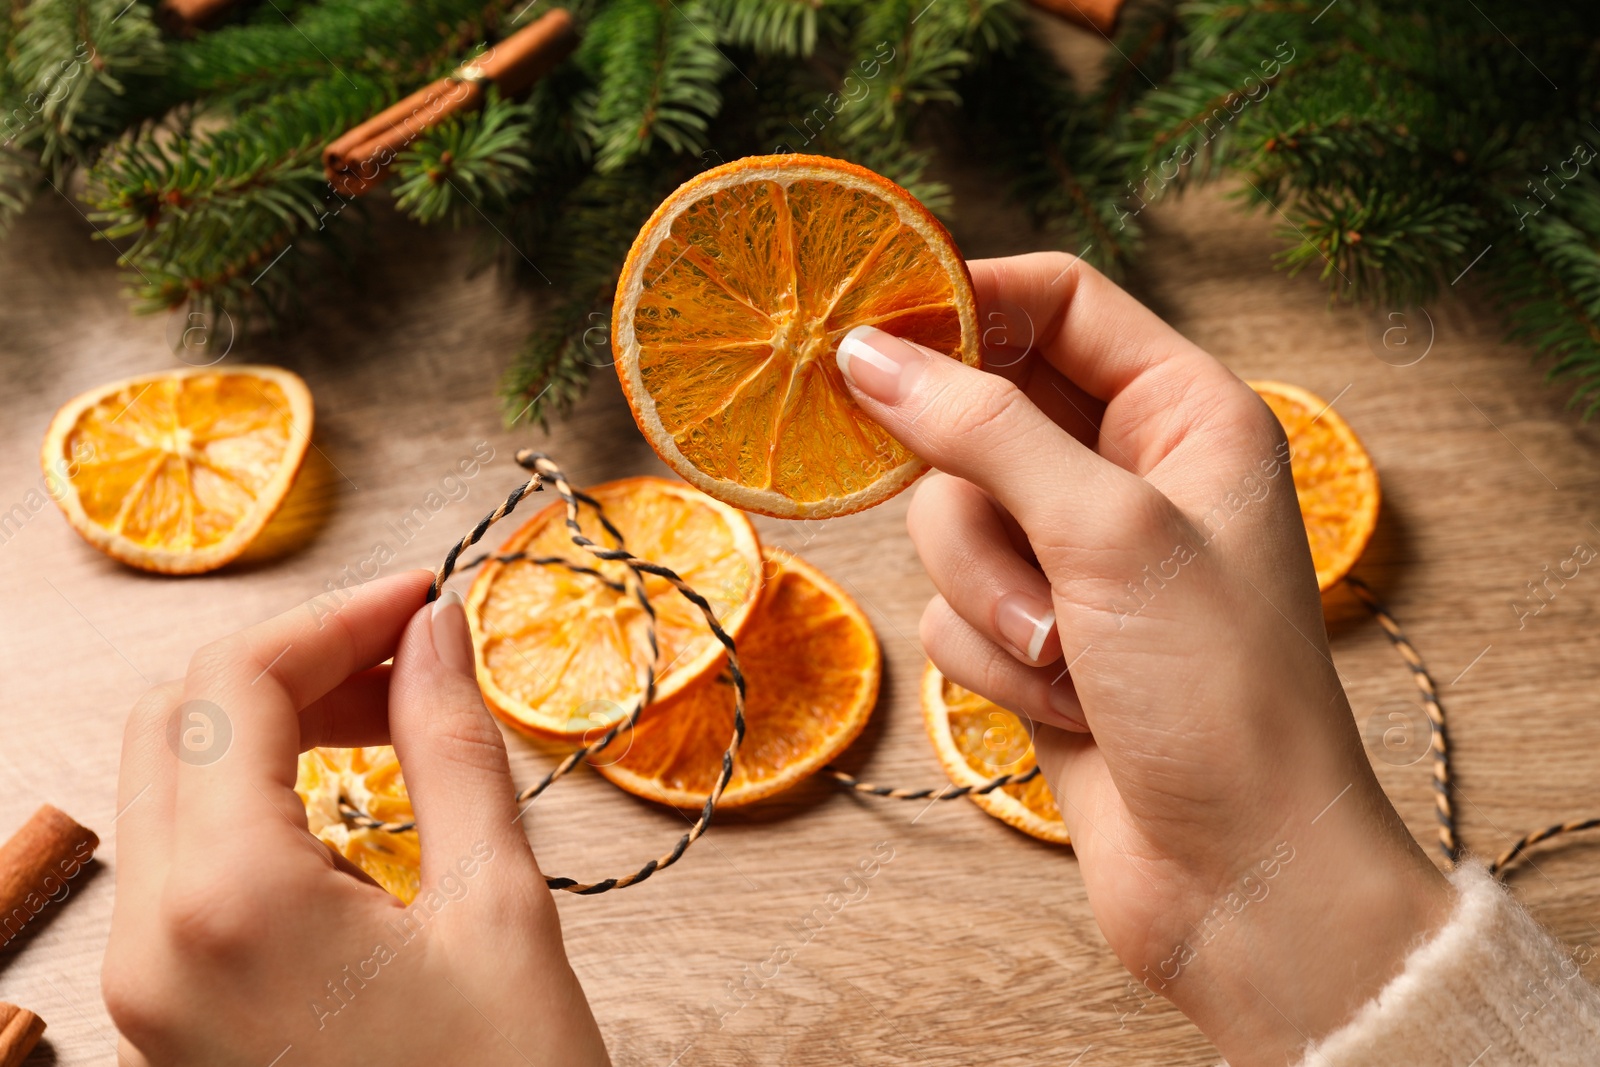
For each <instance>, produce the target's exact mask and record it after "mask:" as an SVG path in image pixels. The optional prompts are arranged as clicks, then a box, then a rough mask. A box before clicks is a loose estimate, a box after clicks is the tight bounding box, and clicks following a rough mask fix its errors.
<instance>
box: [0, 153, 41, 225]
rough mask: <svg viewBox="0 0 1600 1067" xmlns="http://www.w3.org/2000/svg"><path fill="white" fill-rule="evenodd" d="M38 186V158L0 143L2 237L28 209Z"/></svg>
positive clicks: (0, 222) (0, 220) (0, 216)
mask: <svg viewBox="0 0 1600 1067" xmlns="http://www.w3.org/2000/svg"><path fill="white" fill-rule="evenodd" d="M38 187H39V160H38V158H37V157H36V156H33V155H31V154H25V153H22V152H18V151H17V150H16V149H14V148H11V147H9V146H3V145H0V237H3V236H4V235H5V233H6V230H8V229H9V228H10V226H11V222H12V220H13V219H15V218H16V217H17V216H18V215H20V214H22V213H23V212H24V211H26V210H27V208H28V205H29V204H30V203H31V202H32V201H33V194H34V191H35V190H36V189H37V188H38Z"/></svg>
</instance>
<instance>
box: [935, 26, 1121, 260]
mask: <svg viewBox="0 0 1600 1067" xmlns="http://www.w3.org/2000/svg"><path fill="white" fill-rule="evenodd" d="M961 92H962V95H963V97H964V98H965V99H966V101H967V106H966V108H965V109H964V110H963V112H962V116H961V117H962V120H963V129H965V130H966V131H967V134H968V137H969V138H970V139H972V140H977V139H979V138H981V139H982V140H983V143H984V144H985V145H987V146H988V149H989V152H988V154H989V158H990V161H991V163H992V164H994V165H996V166H997V167H998V168H999V169H1000V170H1001V171H1002V172H1003V173H1006V174H1007V175H1008V176H1009V177H1010V178H1011V183H1012V185H1011V192H1012V195H1013V196H1014V197H1016V198H1017V199H1018V200H1020V201H1021V202H1022V203H1023V204H1024V205H1025V206H1026V207H1027V209H1028V212H1029V215H1030V216H1031V217H1032V219H1033V222H1034V224H1035V225H1036V226H1039V227H1041V228H1043V229H1044V230H1045V231H1046V232H1047V233H1049V235H1050V237H1051V238H1052V240H1053V242H1054V243H1055V244H1056V245H1057V247H1060V248H1063V249H1065V250H1066V251H1069V252H1073V253H1075V254H1077V255H1080V256H1082V257H1083V258H1084V259H1087V260H1088V261H1089V262H1091V263H1093V264H1094V265H1095V266H1096V267H1098V268H1100V269H1101V270H1104V271H1106V272H1107V273H1108V274H1111V275H1113V276H1116V275H1119V274H1120V273H1121V272H1122V270H1123V268H1124V265H1125V261H1126V259H1127V258H1128V256H1129V255H1130V253H1131V251H1132V249H1133V247H1134V246H1135V244H1136V242H1137V239H1138V236H1139V228H1138V221H1137V216H1138V213H1139V208H1140V205H1137V204H1136V203H1135V200H1136V198H1135V197H1132V196H1130V195H1129V192H1128V189H1130V188H1131V183H1127V182H1126V181H1125V177H1124V163H1123V158H1122V156H1121V155H1120V154H1119V153H1118V152H1117V151H1116V149H1115V146H1114V145H1112V144H1110V143H1109V142H1108V141H1107V140H1105V138H1104V137H1103V136H1102V129H1101V127H1100V126H1099V124H1098V122H1097V121H1096V112H1095V110H1094V109H1092V108H1089V107H1086V106H1084V104H1083V102H1082V101H1081V100H1080V99H1079V97H1078V94H1077V92H1076V90H1075V89H1074V88H1073V85H1072V80H1071V78H1070V77H1068V75H1067V73H1066V72H1065V71H1063V70H1062V69H1061V68H1060V67H1059V66H1057V65H1056V63H1055V61H1054V59H1053V58H1052V57H1051V56H1050V55H1049V54H1047V53H1046V52H1045V51H1044V50H1043V49H1042V48H1041V47H1039V46H1038V45H1037V44H1035V43H1033V42H1032V41H1030V40H1024V41H1022V42H1019V43H1018V44H1017V45H1016V46H1014V47H1012V48H1011V49H1009V50H1008V51H1006V52H1004V53H1001V54H997V55H996V56H994V57H993V58H992V59H990V60H989V61H987V62H985V63H982V64H980V65H978V66H977V67H975V68H974V69H973V70H972V71H971V72H970V73H969V74H968V76H967V78H966V79H965V80H964V81H963V82H962V85H961ZM1125 185H1126V186H1127V187H1128V188H1125Z"/></svg>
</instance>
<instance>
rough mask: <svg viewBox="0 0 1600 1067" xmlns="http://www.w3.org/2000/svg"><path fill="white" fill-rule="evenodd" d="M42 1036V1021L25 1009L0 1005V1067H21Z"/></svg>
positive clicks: (12, 1005) (11, 1005) (13, 1005)
mask: <svg viewBox="0 0 1600 1067" xmlns="http://www.w3.org/2000/svg"><path fill="white" fill-rule="evenodd" d="M43 1034H44V1020H43V1019H41V1018H39V1017H38V1016H37V1015H35V1014H34V1013H33V1012H31V1011H29V1010H28V1009H27V1008H19V1007H17V1006H16V1005H15V1004H5V1003H0V1067H22V1061H23V1060H25V1059H27V1058H28V1053H30V1052H32V1051H33V1046H35V1045H37V1044H38V1043H39V1038H40V1037H41V1036H42V1035H43Z"/></svg>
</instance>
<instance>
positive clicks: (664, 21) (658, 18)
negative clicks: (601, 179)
mask: <svg viewBox="0 0 1600 1067" xmlns="http://www.w3.org/2000/svg"><path fill="white" fill-rule="evenodd" d="M716 27H717V22H716V20H715V18H714V17H713V15H712V12H711V10H710V9H709V7H708V6H707V5H706V4H705V3H704V2H702V0H683V2H682V3H679V2H677V0H611V2H610V3H609V4H608V5H607V6H606V7H605V8H604V9H602V10H601V11H600V13H599V14H597V15H596V16H595V18H594V21H593V22H591V23H590V24H589V28H588V35H587V37H586V38H585V39H584V42H583V44H582V45H581V46H580V48H579V51H578V62H579V63H581V64H582V65H583V66H584V68H585V69H586V70H588V71H589V73H590V74H591V75H592V77H593V78H594V80H595V82H596V89H595V91H594V93H593V94H591V95H590V97H589V98H588V99H587V101H586V102H585V105H584V107H583V109H582V118H583V122H584V125H585V127H586V129H587V132H588V135H589V138H590V140H591V141H592V142H593V144H594V146H595V165H596V167H597V168H598V169H599V170H601V171H602V172H611V171H616V170H618V169H619V168H621V167H623V166H624V165H626V164H627V163H628V162H629V161H630V160H634V159H638V158H639V157H641V156H643V155H644V154H645V153H647V152H649V151H650V150H651V148H652V147H653V146H654V145H656V144H657V143H660V144H663V145H665V146H666V147H667V148H668V149H670V150H671V151H673V152H677V153H695V152H699V151H700V150H701V149H702V148H703V147H704V146H705V134H706V129H707V127H708V125H709V122H710V119H711V117H712V116H713V115H715V114H716V113H717V110H718V109H719V108H720V107H721V104H722V94H721V92H720V91H719V90H718V87H717V83H718V81H719V80H720V79H721V77H722V75H723V73H724V72H725V71H726V70H727V69H728V61H727V59H726V58H725V57H724V56H723V54H722V52H721V51H720V50H719V49H718V48H717V44H716V40H715V39H714V38H713V37H712V36H711V33H712V32H714V31H715V29H716Z"/></svg>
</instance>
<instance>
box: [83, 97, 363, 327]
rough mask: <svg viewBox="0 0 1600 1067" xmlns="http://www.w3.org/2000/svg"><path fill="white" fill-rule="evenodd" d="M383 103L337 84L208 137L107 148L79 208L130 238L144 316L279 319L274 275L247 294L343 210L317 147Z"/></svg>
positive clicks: (273, 103)
mask: <svg viewBox="0 0 1600 1067" xmlns="http://www.w3.org/2000/svg"><path fill="white" fill-rule="evenodd" d="M388 92H389V90H388V89H387V87H386V86H385V85H384V84H382V83H380V82H376V81H373V80H369V79H361V80H356V79H354V78H344V77H340V76H337V75H335V76H333V77H330V78H326V79H324V80H323V81H321V82H318V83H315V84H313V85H311V86H308V87H306V88H305V89H303V90H301V91H299V92H296V93H291V94H285V95H284V96H283V97H278V98H272V99H269V100H267V101H264V102H263V103H262V104H261V105H259V106H258V107H255V108H252V109H248V110H246V111H244V112H242V113H241V114H240V115H239V117H238V118H237V120H236V121H235V122H233V123H232V124H230V125H228V126H226V127H223V128H221V129H218V130H212V131H208V132H204V133H198V134H195V133H186V132H181V131H180V132H179V133H177V134H176V135H173V134H168V133H165V132H162V133H155V132H150V133H145V134H140V135H134V136H130V137H129V138H127V139H125V140H124V141H123V142H120V143H119V144H117V145H115V146H113V147H112V148H111V149H110V150H109V151H108V152H107V153H106V154H105V155H104V156H103V157H102V159H101V161H100V162H99V163H98V164H97V165H96V166H95V167H94V168H93V170H92V171H91V172H90V181H89V188H88V192H87V197H88V199H89V201H90V203H91V204H92V205H93V206H94V208H95V211H94V214H93V215H92V217H93V218H94V219H95V221H97V222H99V223H101V224H102V228H103V230H104V232H105V234H106V236H108V237H112V238H115V237H119V236H126V235H133V234H137V235H138V236H137V239H136V241H135V243H134V245H133V246H132V247H131V248H130V249H128V250H126V251H125V252H124V253H123V258H124V260H125V262H127V263H128V265H129V266H130V267H131V268H132V269H133V271H134V272H135V273H136V274H137V275H138V277H139V281H138V282H137V283H136V284H135V285H134V289H135V291H136V293H137V294H138V297H139V300H140V303H141V304H142V306H143V307H144V309H146V310H157V309H164V308H170V307H175V306H178V305H181V304H182V303H183V302H184V301H185V300H191V299H193V300H200V301H206V302H209V303H210V304H212V305H214V306H215V307H216V308H218V309H221V310H226V311H230V312H237V313H238V314H239V315H240V316H241V317H243V318H249V317H250V316H251V315H252V314H254V313H259V312H262V311H265V312H267V313H268V314H269V316H270V315H275V314H277V313H279V312H281V311H282V310H283V307H284V301H283V300H282V299H281V298H282V297H285V296H287V295H289V294H290V290H289V288H288V287H286V286H284V285H280V284H277V282H278V281H279V280H280V279H281V278H282V277H283V275H280V274H279V272H278V271H277V270H276V269H274V270H273V271H272V272H271V274H272V275H273V276H274V282H273V283H272V284H269V285H267V286H266V287H262V286H259V285H256V284H253V283H251V284H245V283H247V282H248V281H249V279H250V278H252V277H253V276H255V274H256V272H257V271H258V270H260V269H261V268H262V267H263V266H264V264H265V262H266V261H268V260H271V259H272V258H273V257H275V256H276V254H277V253H278V252H279V251H281V250H282V249H283V248H286V247H288V245H289V244H290V243H294V242H295V241H296V239H297V238H298V237H299V236H300V235H302V234H305V235H308V236H312V235H314V239H315V240H318V241H322V240H325V239H327V237H328V226H329V223H330V222H331V221H332V220H333V219H334V218H336V217H337V216H338V215H339V213H340V212H342V211H343V210H344V208H345V206H346V204H347V202H346V201H345V200H343V199H342V198H340V197H339V196H338V194H337V193H335V192H333V191H332V189H331V187H330V186H329V184H328V182H327V180H326V179H325V177H324V175H323V170H322V164H321V149H322V145H323V144H325V143H326V142H327V141H328V140H329V139H330V138H331V137H333V136H334V135H336V134H337V133H339V132H342V131H343V130H345V129H347V128H349V126H351V125H352V124H353V123H354V122H356V121H359V119H360V118H361V117H362V116H364V115H366V114H369V113H370V112H372V111H373V110H375V109H376V108H377V107H378V106H380V105H381V104H382V103H383V101H384V100H385V99H386V98H387V96H388ZM284 273H285V274H289V273H292V272H284ZM243 326H244V323H240V327H241V328H243Z"/></svg>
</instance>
